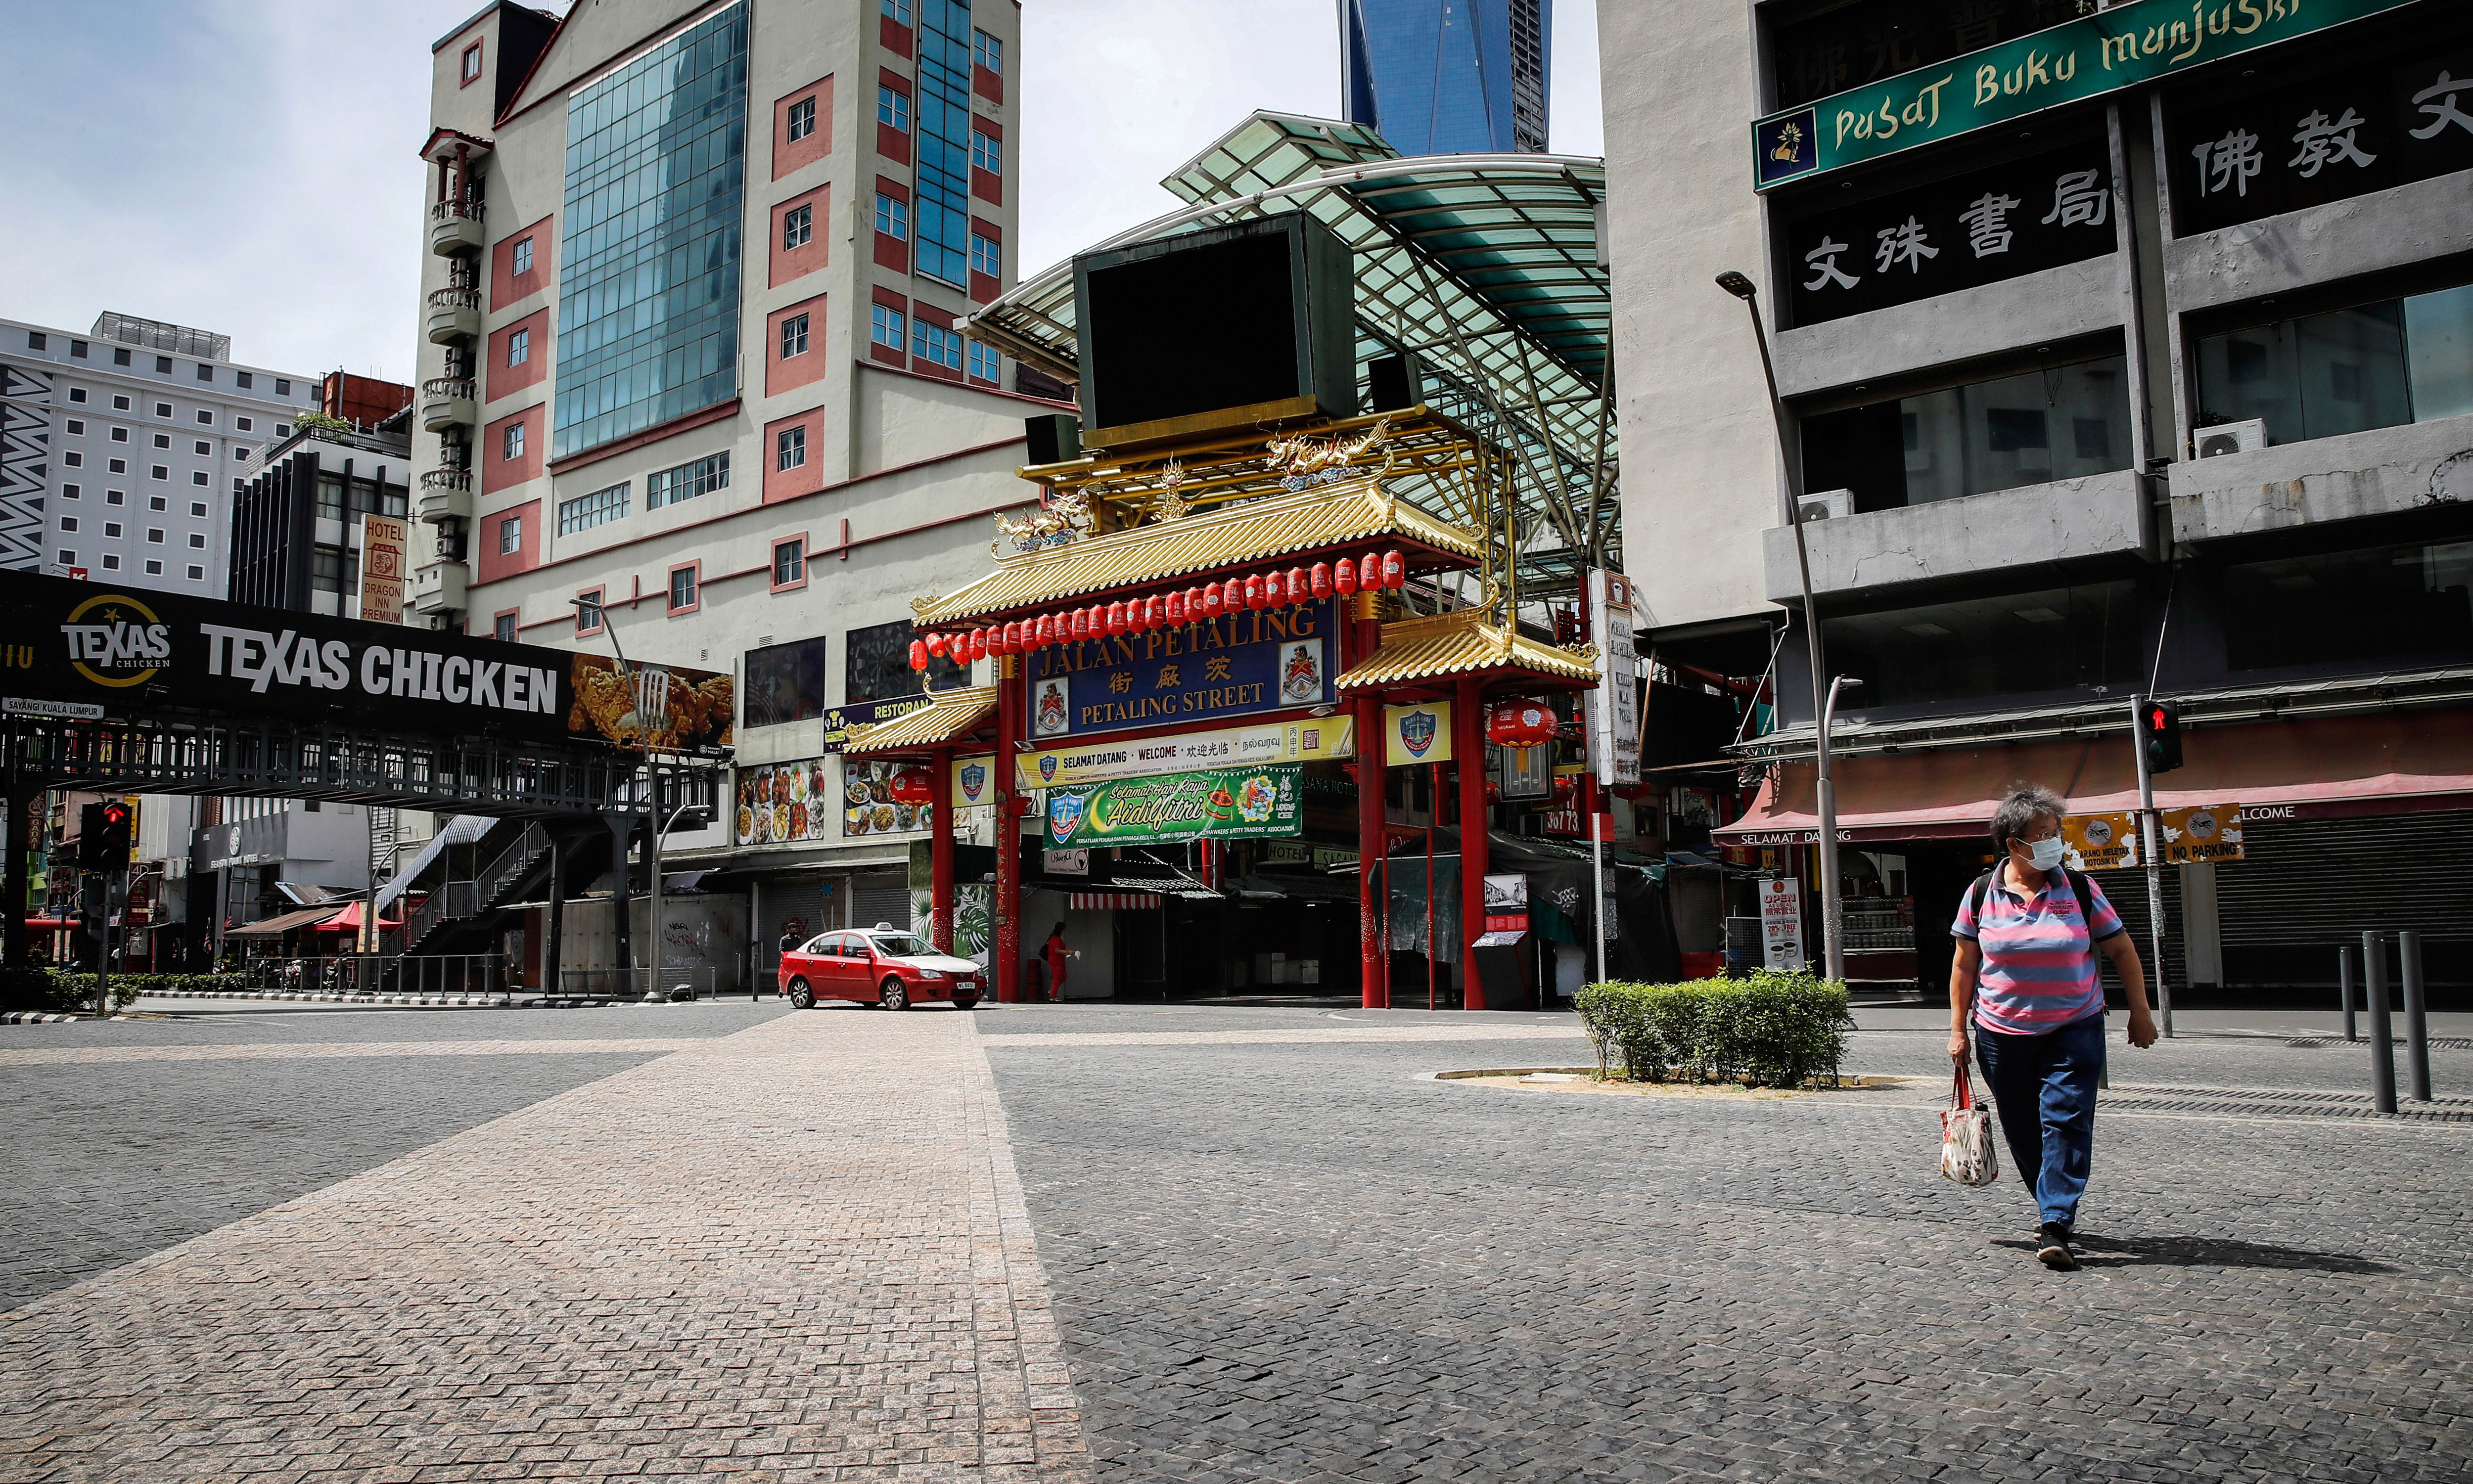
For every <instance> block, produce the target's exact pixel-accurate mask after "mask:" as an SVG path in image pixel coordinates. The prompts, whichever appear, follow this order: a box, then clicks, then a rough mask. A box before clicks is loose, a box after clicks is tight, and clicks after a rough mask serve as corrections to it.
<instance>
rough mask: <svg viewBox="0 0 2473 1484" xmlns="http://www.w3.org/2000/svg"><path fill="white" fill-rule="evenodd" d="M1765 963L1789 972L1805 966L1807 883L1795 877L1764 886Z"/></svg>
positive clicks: (1762, 899)
mask: <svg viewBox="0 0 2473 1484" xmlns="http://www.w3.org/2000/svg"><path fill="white" fill-rule="evenodd" d="M1760 898H1761V962H1762V963H1764V964H1765V965H1767V966H1768V967H1769V968H1771V969H1785V970H1787V971H1789V972H1792V971H1793V970H1795V969H1801V968H1802V967H1803V965H1804V952H1803V883H1802V882H1800V881H1797V880H1795V879H1794V878H1793V877H1791V876H1780V877H1772V878H1770V879H1768V880H1765V881H1763V882H1761V883H1760Z"/></svg>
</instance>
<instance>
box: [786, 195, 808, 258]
mask: <svg viewBox="0 0 2473 1484" xmlns="http://www.w3.org/2000/svg"><path fill="white" fill-rule="evenodd" d="M815 227H816V208H815V207H814V206H812V205H806V206H793V207H791V208H790V209H789V210H787V211H784V212H782V213H781V251H784V252H787V251H790V250H792V249H793V248H804V247H805V246H806V245H807V240H808V239H809V238H810V237H812V236H814V235H815Z"/></svg>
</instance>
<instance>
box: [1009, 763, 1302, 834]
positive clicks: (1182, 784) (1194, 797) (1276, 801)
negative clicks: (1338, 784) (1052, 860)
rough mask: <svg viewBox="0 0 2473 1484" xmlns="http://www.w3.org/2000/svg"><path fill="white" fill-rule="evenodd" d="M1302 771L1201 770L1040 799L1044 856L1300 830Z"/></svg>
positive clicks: (1057, 791) (1053, 792) (1278, 766)
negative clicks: (1044, 815) (1043, 805)
mask: <svg viewBox="0 0 2473 1484" xmlns="http://www.w3.org/2000/svg"><path fill="white" fill-rule="evenodd" d="M1304 776H1305V769H1304V768H1303V767H1301V766H1299V765H1298V764H1295V763H1274V764H1271V765H1269V766H1266V767H1260V768H1205V769H1200V770H1197V771H1194V772H1190V773H1169V774H1163V775H1161V776H1160V777H1157V778H1121V779H1116V780H1113V781H1109V782H1104V783H1091V784H1083V785H1077V786H1074V787H1070V788H1051V789H1049V790H1048V791H1047V848H1048V849H1049V850H1065V849H1068V848H1079V847H1089V846H1118V845H1173V844H1177V843H1179V842H1182V841H1187V840H1200V839H1205V838H1210V839H1219V840H1230V839H1262V838H1268V837H1272V836H1279V835H1294V834H1301V833H1303V832H1304V829H1305V799H1304V788H1303V778H1304Z"/></svg>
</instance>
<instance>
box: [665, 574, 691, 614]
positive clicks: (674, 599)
mask: <svg viewBox="0 0 2473 1484" xmlns="http://www.w3.org/2000/svg"><path fill="white" fill-rule="evenodd" d="M695 606H696V569H695V568H694V567H692V566H683V567H679V568H677V569H675V570H673V571H672V572H671V573H670V611H671V612H673V613H677V612H684V611H685V610H688V609H692V608H694V607H695Z"/></svg>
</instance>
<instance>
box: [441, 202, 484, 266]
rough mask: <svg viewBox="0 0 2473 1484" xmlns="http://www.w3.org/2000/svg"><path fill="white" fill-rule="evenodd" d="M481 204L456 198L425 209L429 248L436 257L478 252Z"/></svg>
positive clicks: (480, 230) (481, 235) (481, 242)
mask: <svg viewBox="0 0 2473 1484" xmlns="http://www.w3.org/2000/svg"><path fill="white" fill-rule="evenodd" d="M482 214H483V213H482V209H481V203H479V202H477V201H465V200H462V199H460V198H459V199H456V200H451V201H442V202H437V203H433V204H432V205H431V206H430V208H429V251H432V252H435V253H437V254H438V255H439V256H440V257H453V256H455V255H456V254H457V253H460V252H478V251H481V249H482V247H483V245H484V244H483V241H482V238H483V235H484V234H483V232H482V228H481V221H482Z"/></svg>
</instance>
